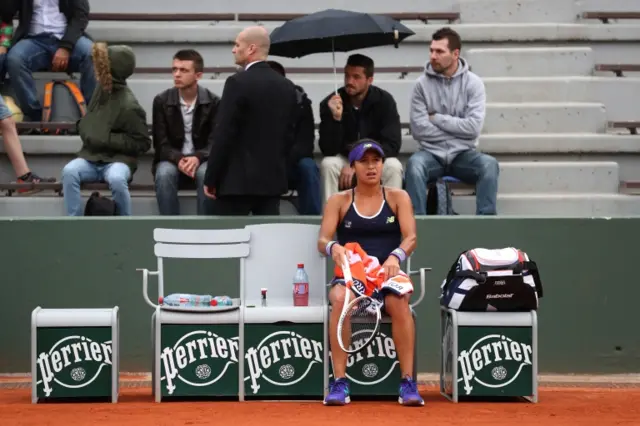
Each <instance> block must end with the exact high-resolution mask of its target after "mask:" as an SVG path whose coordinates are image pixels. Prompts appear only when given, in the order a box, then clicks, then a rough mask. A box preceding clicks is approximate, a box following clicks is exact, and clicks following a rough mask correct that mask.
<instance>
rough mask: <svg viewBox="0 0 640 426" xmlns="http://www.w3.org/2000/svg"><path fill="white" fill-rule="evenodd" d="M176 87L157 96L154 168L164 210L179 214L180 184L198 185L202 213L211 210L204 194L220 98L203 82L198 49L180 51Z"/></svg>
mask: <svg viewBox="0 0 640 426" xmlns="http://www.w3.org/2000/svg"><path fill="white" fill-rule="evenodd" d="M171 70H172V73H173V84H174V87H173V88H171V89H168V90H165V91H164V92H162V93H160V94H159V95H157V96H156V97H155V98H154V100H153V125H152V134H153V146H154V150H155V156H154V162H153V168H152V171H151V172H152V173H153V175H154V179H155V186H156V198H157V200H158V209H159V211H160V214H161V215H179V214H180V201H179V199H178V189H182V188H195V189H196V191H197V194H198V207H197V212H198V214H199V215H205V214H212V210H211V208H212V206H211V203H213V200H211V199H210V198H208V197H206V196H205V195H204V176H205V172H206V171H207V159H208V157H209V151H210V150H211V142H212V140H213V128H214V125H215V118H216V112H217V110H218V104H219V103H220V98H219V97H218V96H217V95H215V94H213V93H211V92H210V91H209V90H208V89H207V88H206V87H204V86H200V85H199V84H198V81H199V80H200V79H201V78H202V73H203V72H204V60H203V59H202V56H201V55H200V53H198V52H197V51H195V50H180V51H179V52H177V53H176V54H175V55H174V56H173V64H172V67H171Z"/></svg>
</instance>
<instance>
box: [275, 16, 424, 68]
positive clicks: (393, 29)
mask: <svg viewBox="0 0 640 426" xmlns="http://www.w3.org/2000/svg"><path fill="white" fill-rule="evenodd" d="M413 34H415V33H414V32H413V31H411V30H410V29H409V28H407V27H406V26H404V25H402V24H401V23H400V22H398V21H396V20H395V19H392V18H390V17H388V16H384V15H375V14H369V13H360V12H351V11H348V10H338V9H328V10H324V11H322V12H316V13H312V14H309V15H305V16H302V17H300V18H296V19H292V20H290V21H288V22H286V23H285V24H283V25H282V26H280V27H278V28H276V29H275V30H273V32H272V33H271V36H270V37H271V48H270V49H269V54H270V55H275V56H283V57H287V58H300V57H302V56H306V55H310V54H312V53H327V52H349V51H351V50H356V49H364V48H367V47H376V46H385V45H395V46H396V47H398V43H399V42H401V41H402V40H404V39H405V38H407V37H409V36H411V35H413Z"/></svg>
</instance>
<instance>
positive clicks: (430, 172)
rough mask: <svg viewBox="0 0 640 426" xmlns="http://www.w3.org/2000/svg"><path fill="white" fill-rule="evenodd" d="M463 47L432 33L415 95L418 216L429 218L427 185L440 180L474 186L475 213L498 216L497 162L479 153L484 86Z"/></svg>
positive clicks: (411, 172) (411, 164)
mask: <svg viewBox="0 0 640 426" xmlns="http://www.w3.org/2000/svg"><path fill="white" fill-rule="evenodd" d="M461 45H462V43H461V40H460V36H459V35H458V33H456V32H455V31H454V30H452V29H450V28H442V29H440V30H438V31H436V32H435V33H434V34H433V36H432V42H431V47H430V52H431V54H430V61H429V63H427V65H426V67H425V73H424V74H423V75H421V76H420V77H419V78H418V80H417V82H416V85H415V87H414V90H413V94H412V96H411V111H410V124H411V134H412V135H413V138H414V139H415V140H416V141H417V142H418V143H419V144H420V148H421V149H420V151H418V152H416V153H415V154H413V155H412V156H411V158H409V161H408V162H407V167H406V176H405V179H406V190H407V192H408V193H409V197H410V198H411V202H412V203H413V209H414V211H415V214H417V215H424V214H426V213H427V211H426V210H427V191H426V188H427V183H428V182H431V181H435V180H436V179H438V178H440V177H442V176H452V177H455V178H457V179H460V180H461V181H463V182H465V183H468V184H475V185H476V214H479V215H495V214H496V198H497V193H498V174H499V166H498V161H497V160H496V159H495V158H494V157H492V156H490V155H487V154H483V153H481V152H478V151H477V150H476V147H477V146H478V138H479V136H480V132H481V130H482V126H483V124H484V118H485V107H486V105H485V103H486V95H485V89H484V84H483V82H482V80H481V79H480V77H478V76H477V75H476V74H474V73H472V72H471V71H469V65H468V64H467V62H466V61H465V60H464V59H463V58H461V57H460V48H461Z"/></svg>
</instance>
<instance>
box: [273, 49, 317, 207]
mask: <svg viewBox="0 0 640 426" xmlns="http://www.w3.org/2000/svg"><path fill="white" fill-rule="evenodd" d="M267 63H268V64H269V66H271V68H273V69H274V70H276V71H278V72H279V73H280V74H281V75H282V76H283V77H286V71H285V69H284V67H283V66H282V64H280V63H278V62H276V61H267ZM296 92H297V95H298V98H297V100H298V109H299V113H300V114H299V116H298V117H297V119H296V128H295V141H294V144H293V148H292V149H291V152H290V153H289V157H288V165H287V171H288V174H289V188H291V189H295V190H296V191H297V192H298V199H297V200H296V201H297V205H296V208H297V209H298V213H299V214H301V215H320V214H321V213H322V199H321V197H320V170H319V169H318V165H317V164H316V162H315V160H314V159H313V148H314V143H315V139H316V135H315V123H314V119H313V109H312V108H311V100H310V99H309V98H308V97H307V94H306V93H305V91H304V89H303V88H302V87H300V86H297V85H296Z"/></svg>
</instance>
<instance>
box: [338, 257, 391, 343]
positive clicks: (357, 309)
mask: <svg viewBox="0 0 640 426" xmlns="http://www.w3.org/2000/svg"><path fill="white" fill-rule="evenodd" d="M342 272H343V275H344V281H345V287H346V288H347V291H346V292H345V296H344V305H343V306H342V313H341V314H340V319H339V320H338V344H339V345H340V348H341V349H342V350H343V351H345V352H346V353H348V354H355V353H358V352H360V351H362V350H364V349H365V348H366V347H367V346H369V345H370V344H371V342H373V339H374V338H375V337H376V334H378V330H379V329H380V321H381V319H382V314H381V312H380V311H381V306H382V303H381V302H380V301H378V300H376V299H374V298H372V297H369V296H367V295H365V294H362V293H361V292H360V291H358V289H357V288H356V286H355V285H354V283H353V277H352V276H351V269H350V268H349V262H348V261H347V258H346V257H345V258H344V263H343V267H342ZM343 335H344V337H345V339H343ZM345 340H346V341H345Z"/></svg>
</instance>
